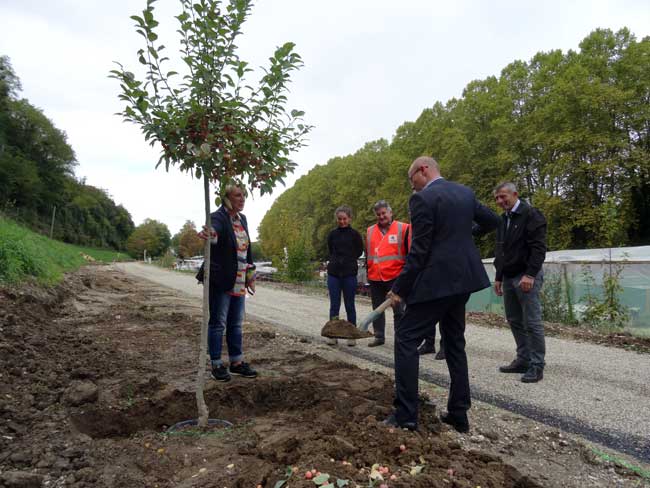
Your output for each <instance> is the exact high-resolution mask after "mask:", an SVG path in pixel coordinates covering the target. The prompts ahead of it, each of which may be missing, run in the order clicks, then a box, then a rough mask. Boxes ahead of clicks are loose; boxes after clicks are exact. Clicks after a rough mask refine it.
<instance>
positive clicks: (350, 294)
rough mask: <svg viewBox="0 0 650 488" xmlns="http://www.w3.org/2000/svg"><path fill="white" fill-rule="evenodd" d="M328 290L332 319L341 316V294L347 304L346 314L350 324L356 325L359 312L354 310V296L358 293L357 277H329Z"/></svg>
mask: <svg viewBox="0 0 650 488" xmlns="http://www.w3.org/2000/svg"><path fill="white" fill-rule="evenodd" d="M327 289H328V290H329V294H330V319H332V318H334V317H338V316H339V310H340V309H341V292H343V301H344V302H345V314H346V315H347V319H348V322H351V323H353V324H355V325H356V323H357V311H356V309H355V308H354V295H355V294H356V292H357V276H356V275H352V276H343V277H339V276H331V275H328V276H327Z"/></svg>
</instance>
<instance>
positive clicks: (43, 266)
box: [0, 216, 129, 285]
mask: <svg viewBox="0 0 650 488" xmlns="http://www.w3.org/2000/svg"><path fill="white" fill-rule="evenodd" d="M84 255H86V256H90V257H91V258H93V259H94V260H96V261H100V262H113V261H116V260H119V261H123V260H126V259H129V257H128V256H127V255H126V254H124V253H118V252H117V251H113V250H107V249H93V248H88V247H80V246H73V245H71V244H65V243H63V242H60V241H55V240H52V239H48V238H47V237H45V236H42V235H40V234H37V233H35V232H32V231H30V230H29V229H27V228H25V227H22V226H20V225H18V224H16V223H15V222H13V221H12V220H9V219H6V218H4V217H1V216H0V284H17V283H20V282H23V281H25V280H28V279H35V280H36V281H37V282H38V283H41V284H45V285H51V284H54V283H57V282H59V281H60V280H61V279H62V277H63V273H65V272H66V271H73V270H75V269H78V268H79V267H80V266H82V265H83V264H86V263H87V262H88V259H87V258H85V257H84Z"/></svg>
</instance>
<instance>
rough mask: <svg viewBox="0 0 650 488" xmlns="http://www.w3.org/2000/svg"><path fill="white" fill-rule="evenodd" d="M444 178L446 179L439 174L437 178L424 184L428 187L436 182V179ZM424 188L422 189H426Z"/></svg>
mask: <svg viewBox="0 0 650 488" xmlns="http://www.w3.org/2000/svg"><path fill="white" fill-rule="evenodd" d="M443 179H444V178H443V177H442V176H438V177H437V178H434V179H432V180H431V181H430V182H428V183H427V184H426V185H424V188H427V187H429V186H430V185H432V184H433V183H434V182H436V181H438V180H443ZM424 188H422V189H423V190H424Z"/></svg>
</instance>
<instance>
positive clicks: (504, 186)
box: [494, 181, 517, 195]
mask: <svg viewBox="0 0 650 488" xmlns="http://www.w3.org/2000/svg"><path fill="white" fill-rule="evenodd" d="M501 190H507V191H509V192H510V193H517V186H516V185H515V184H514V183H513V182H511V181H504V182H502V183H499V184H498V185H497V186H496V187H494V194H495V195H496V194H497V193H499V192H500V191H501Z"/></svg>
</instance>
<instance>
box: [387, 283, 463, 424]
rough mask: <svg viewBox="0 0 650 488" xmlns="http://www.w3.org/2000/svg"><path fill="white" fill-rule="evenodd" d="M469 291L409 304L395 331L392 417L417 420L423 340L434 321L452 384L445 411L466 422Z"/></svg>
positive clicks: (400, 421)
mask: <svg viewBox="0 0 650 488" xmlns="http://www.w3.org/2000/svg"><path fill="white" fill-rule="evenodd" d="M468 299H469V294H462V295H453V296H450V297H444V298H440V299H438V300H432V301H430V302H424V303H416V304H413V305H408V306H407V307H406V312H404V316H403V317H402V320H400V323H399V327H397V329H396V331H395V402H394V405H395V417H396V419H397V421H398V422H399V423H400V424H402V423H406V422H414V423H417V421H418V377H419V369H420V356H419V354H418V352H417V347H418V345H419V344H420V343H421V342H422V340H423V339H424V338H425V337H427V336H428V335H431V332H432V330H431V329H432V328H433V327H434V326H435V324H436V322H439V323H440V334H441V336H442V339H443V341H444V342H445V355H446V360H447V367H448V368H449V376H450V377H451V384H450V386H449V399H448V401H447V410H448V412H449V413H450V415H452V416H453V417H455V418H456V419H458V420H459V421H467V410H469V408H470V406H471V400H470V390H469V374H468V371H467V355H466V354H465V303H467V300H468Z"/></svg>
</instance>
